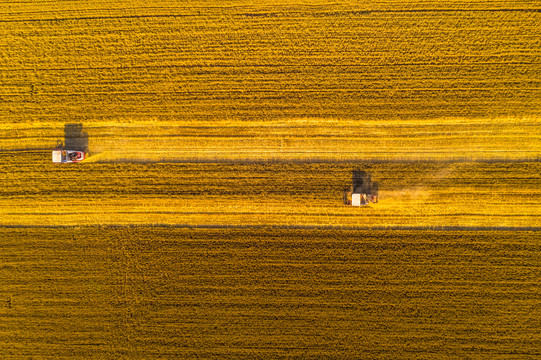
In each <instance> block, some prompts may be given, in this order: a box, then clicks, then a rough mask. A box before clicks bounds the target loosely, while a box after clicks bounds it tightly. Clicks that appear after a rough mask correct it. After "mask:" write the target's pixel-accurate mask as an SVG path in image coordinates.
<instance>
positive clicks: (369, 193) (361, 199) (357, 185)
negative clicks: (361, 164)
mask: <svg viewBox="0 0 541 360" xmlns="http://www.w3.org/2000/svg"><path fill="white" fill-rule="evenodd" d="M352 173H353V174H352V184H351V186H350V187H347V188H345V189H344V198H343V201H344V204H345V205H351V206H365V205H369V204H371V203H377V202H378V198H379V195H378V184H377V183H376V182H372V176H371V175H370V174H369V173H367V172H366V171H360V170H353V171H352Z"/></svg>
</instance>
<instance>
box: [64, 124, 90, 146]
mask: <svg viewBox="0 0 541 360" xmlns="http://www.w3.org/2000/svg"><path fill="white" fill-rule="evenodd" d="M64 149H65V150H76V151H84V152H86V153H87V152H88V134H87V133H86V132H84V131H83V124H75V123H72V124H65V125H64Z"/></svg>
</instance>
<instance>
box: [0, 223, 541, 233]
mask: <svg viewBox="0 0 541 360" xmlns="http://www.w3.org/2000/svg"><path fill="white" fill-rule="evenodd" d="M79 228H82V229H84V228H98V229H99V228H103V229H136V228H157V229H164V228H165V229H232V230H234V229H238V230H243V229H245V230H264V229H269V230H273V229H275V230H354V231H356V230H370V231H374V230H376V231H387V230H398V231H402V230H403V231H408V230H409V231H535V232H538V231H541V226H334V225H229V224H162V223H157V224H107V225H106V224H86V225H8V224H4V225H0V230H1V229H79Z"/></svg>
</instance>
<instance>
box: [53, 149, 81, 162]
mask: <svg viewBox="0 0 541 360" xmlns="http://www.w3.org/2000/svg"><path fill="white" fill-rule="evenodd" d="M84 159H86V153H85V152H84V151H77V150H53V162H54V163H55V164H63V163H78V162H81V161H83V160H84Z"/></svg>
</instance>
